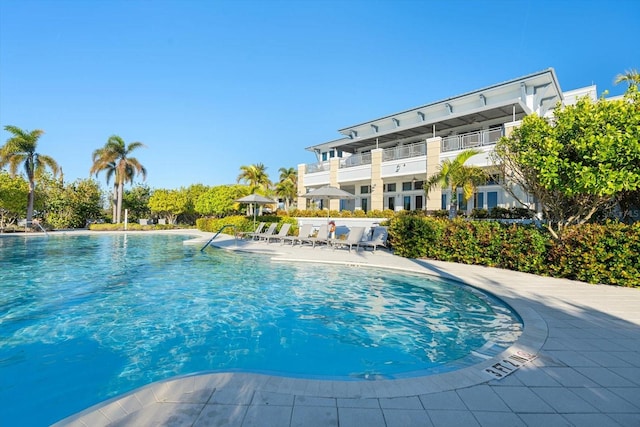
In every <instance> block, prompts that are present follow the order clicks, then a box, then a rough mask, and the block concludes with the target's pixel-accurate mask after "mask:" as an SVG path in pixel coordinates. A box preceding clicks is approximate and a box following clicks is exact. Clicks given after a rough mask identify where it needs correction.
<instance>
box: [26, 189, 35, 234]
mask: <svg viewBox="0 0 640 427" xmlns="http://www.w3.org/2000/svg"><path fill="white" fill-rule="evenodd" d="M35 193H36V192H35V183H34V182H33V179H30V180H29V198H28V199H27V200H28V202H27V225H28V226H31V220H32V219H33V201H34V199H35Z"/></svg>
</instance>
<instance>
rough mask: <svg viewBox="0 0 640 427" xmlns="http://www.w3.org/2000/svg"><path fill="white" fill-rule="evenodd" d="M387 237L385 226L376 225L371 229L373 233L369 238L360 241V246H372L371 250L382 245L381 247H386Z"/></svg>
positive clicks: (387, 232) (365, 247) (387, 231)
mask: <svg viewBox="0 0 640 427" xmlns="http://www.w3.org/2000/svg"><path fill="white" fill-rule="evenodd" d="M388 237H389V230H388V229H387V227H379V226H378V227H376V228H375V229H374V230H373V235H372V236H371V240H365V241H364V242H360V246H362V248H363V249H365V250H366V249H367V248H373V252H375V251H376V248H377V247H378V246H382V247H383V248H386V247H387V238H388Z"/></svg>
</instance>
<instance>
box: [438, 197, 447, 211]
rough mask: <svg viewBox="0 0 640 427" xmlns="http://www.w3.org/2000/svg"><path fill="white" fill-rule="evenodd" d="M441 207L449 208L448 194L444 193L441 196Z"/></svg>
mask: <svg viewBox="0 0 640 427" xmlns="http://www.w3.org/2000/svg"><path fill="white" fill-rule="evenodd" d="M440 209H445V210H446V209H447V195H446V194H443V195H442V197H441V198H440Z"/></svg>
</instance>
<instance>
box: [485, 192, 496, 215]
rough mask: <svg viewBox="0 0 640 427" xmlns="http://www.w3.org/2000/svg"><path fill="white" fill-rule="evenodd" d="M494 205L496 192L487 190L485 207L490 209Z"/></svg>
mask: <svg viewBox="0 0 640 427" xmlns="http://www.w3.org/2000/svg"><path fill="white" fill-rule="evenodd" d="M496 206H498V192H497V191H488V192H487V209H488V210H491V209H493V208H495V207H496Z"/></svg>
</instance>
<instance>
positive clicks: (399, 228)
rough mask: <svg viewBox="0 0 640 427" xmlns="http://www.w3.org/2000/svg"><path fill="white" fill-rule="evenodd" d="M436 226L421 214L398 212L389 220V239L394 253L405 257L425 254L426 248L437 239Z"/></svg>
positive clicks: (419, 256) (418, 256)
mask: <svg viewBox="0 0 640 427" xmlns="http://www.w3.org/2000/svg"><path fill="white" fill-rule="evenodd" d="M438 234H439V233H438V228H437V227H434V226H433V224H430V222H428V221H425V219H424V218H423V217H421V216H418V215H415V214H412V213H404V212H403V213H400V214H398V215H397V216H396V217H395V218H394V219H392V220H391V224H390V226H389V240H390V243H391V245H392V246H393V250H394V252H395V254H396V255H399V256H403V257H406V258H422V257H425V256H427V249H428V248H430V247H432V246H433V244H434V243H436V242H437V241H438V240H439V237H440V236H439V235H438Z"/></svg>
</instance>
